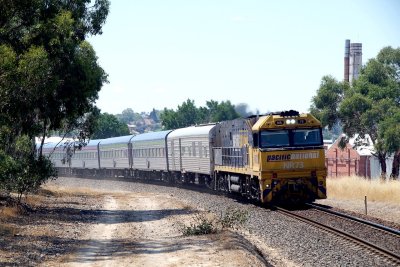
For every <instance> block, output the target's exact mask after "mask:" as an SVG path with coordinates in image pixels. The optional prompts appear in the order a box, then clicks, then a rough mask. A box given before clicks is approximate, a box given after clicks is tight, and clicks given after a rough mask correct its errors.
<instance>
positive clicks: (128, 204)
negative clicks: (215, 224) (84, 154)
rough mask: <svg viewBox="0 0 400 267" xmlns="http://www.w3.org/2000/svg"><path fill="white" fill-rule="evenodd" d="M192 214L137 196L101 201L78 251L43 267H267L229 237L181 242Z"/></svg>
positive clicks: (159, 198)
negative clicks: (181, 229)
mask: <svg viewBox="0 0 400 267" xmlns="http://www.w3.org/2000/svg"><path fill="white" fill-rule="evenodd" d="M194 212H195V211H193V210H192V209H190V208H189V207H186V206H185V205H184V204H183V203H181V202H179V201H177V200H176V199H174V198H173V197H170V196H166V195H161V194H151V193H141V194H138V193H136V194H130V193H127V194H113V195H108V196H106V197H104V204H103V210H102V212H101V214H100V215H99V216H98V220H97V221H96V223H95V224H93V225H92V226H91V227H90V228H88V231H87V234H86V236H85V238H84V240H87V242H85V244H83V245H82V247H81V248H80V249H79V250H78V251H77V252H76V253H75V254H72V255H68V256H66V257H63V258H62V259H61V260H60V261H61V262H60V261H59V262H47V263H45V264H44V265H45V266H52V265H58V266H265V262H264V261H263V259H262V258H261V257H260V256H259V255H258V254H257V252H256V251H255V248H254V246H252V245H251V244H250V243H248V242H247V241H246V240H245V239H244V238H243V237H241V236H239V235H236V234H233V233H231V232H224V233H220V234H215V235H204V236H189V237H183V236H182V233H181V232H180V230H179V229H180V227H181V226H182V223H185V222H186V225H189V222H190V221H191V220H192V218H193V213H194Z"/></svg>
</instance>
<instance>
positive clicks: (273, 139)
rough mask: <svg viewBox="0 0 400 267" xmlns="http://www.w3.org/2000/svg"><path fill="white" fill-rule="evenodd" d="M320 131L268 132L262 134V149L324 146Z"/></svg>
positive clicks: (291, 130) (292, 130)
mask: <svg viewBox="0 0 400 267" xmlns="http://www.w3.org/2000/svg"><path fill="white" fill-rule="evenodd" d="M322 144H323V143H322V134H321V130H320V129H290V130H266V131H261V132H260V148H280V147H306V146H320V145H322Z"/></svg>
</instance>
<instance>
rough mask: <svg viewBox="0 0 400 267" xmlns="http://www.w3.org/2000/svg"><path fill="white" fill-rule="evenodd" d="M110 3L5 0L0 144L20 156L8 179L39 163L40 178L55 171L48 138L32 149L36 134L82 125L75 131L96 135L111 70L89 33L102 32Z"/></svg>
mask: <svg viewBox="0 0 400 267" xmlns="http://www.w3.org/2000/svg"><path fill="white" fill-rule="evenodd" d="M108 10H109V1H108V0H95V1H91V0H64V1H61V0H19V1H14V0H0V125H1V128H0V138H1V140H0V150H1V151H2V152H1V153H2V154H3V156H4V157H7V160H9V161H13V162H15V163H16V164H14V165H13V164H10V165H9V166H19V167H15V168H14V169H12V170H11V167H10V170H6V169H4V170H3V172H2V171H0V174H1V173H8V174H9V173H13V174H12V175H8V176H7V175H5V176H3V177H2V178H1V179H2V180H3V181H4V180H7V181H10V179H11V178H10V177H14V178H13V179H14V180H16V179H18V177H22V173H28V174H27V175H26V177H25V178H24V179H25V180H27V179H28V180H29V176H30V177H34V176H35V175H34V172H35V171H36V172H38V170H40V169H41V168H38V166H39V165H40V164H41V165H42V166H43V167H44V169H47V171H45V172H43V173H39V175H37V177H38V178H37V179H38V180H40V179H42V178H43V179H46V178H48V177H49V176H53V175H54V173H53V172H52V171H51V170H50V168H49V164H48V163H47V162H46V161H45V159H43V158H42V155H41V153H42V146H43V142H42V143H41V144H40V145H39V147H38V150H37V151H38V156H37V157H35V156H34V154H35V151H36V147H35V146H34V145H33V144H32V143H33V142H32V140H34V137H37V136H41V137H42V140H44V137H45V136H47V135H48V134H49V132H50V131H54V130H57V131H63V132H67V131H72V130H73V129H74V128H76V127H81V128H82V131H80V132H79V134H78V136H77V137H80V138H86V137H87V136H89V135H90V134H91V133H90V132H91V131H92V129H91V127H90V125H89V122H90V121H91V118H92V116H91V115H90V114H91V113H93V112H94V111H95V101H96V99H97V98H98V92H99V91H100V89H101V87H102V85H103V83H105V82H106V81H107V75H106V73H105V72H104V70H103V69H102V68H101V67H100V66H99V64H98V62H97V57H96V54H95V51H94V50H93V48H92V46H91V45H90V44H89V43H88V42H87V41H86V38H87V37H88V36H89V35H96V34H101V28H102V26H103V24H104V23H105V20H106V17H107V14H108ZM4 168H7V167H4ZM25 170H29V172H26V171H25ZM29 173H30V175H29ZM6 178H7V179H6ZM24 179H23V180H24ZM11 180H12V179H11ZM2 184H5V183H2ZM38 184H39V185H40V182H38V183H36V184H35V186H33V187H37V186H36V185H38Z"/></svg>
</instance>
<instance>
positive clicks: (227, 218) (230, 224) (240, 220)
mask: <svg viewBox="0 0 400 267" xmlns="http://www.w3.org/2000/svg"><path fill="white" fill-rule="evenodd" d="M248 217H249V213H248V211H246V210H240V209H233V208H228V209H227V210H226V212H225V214H224V215H222V214H221V216H220V219H219V223H220V224H221V226H222V228H223V229H224V228H232V229H238V228H239V226H242V225H243V224H244V223H245V222H247V220H248Z"/></svg>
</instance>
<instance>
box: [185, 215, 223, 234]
mask: <svg viewBox="0 0 400 267" xmlns="http://www.w3.org/2000/svg"><path fill="white" fill-rule="evenodd" d="M194 221H195V223H191V224H190V226H186V225H184V226H183V227H182V230H181V231H182V233H183V235H184V236H189V235H206V234H212V233H215V232H216V231H217V228H216V226H215V222H214V220H211V219H209V218H207V216H206V215H205V214H196V215H195V216H194Z"/></svg>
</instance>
